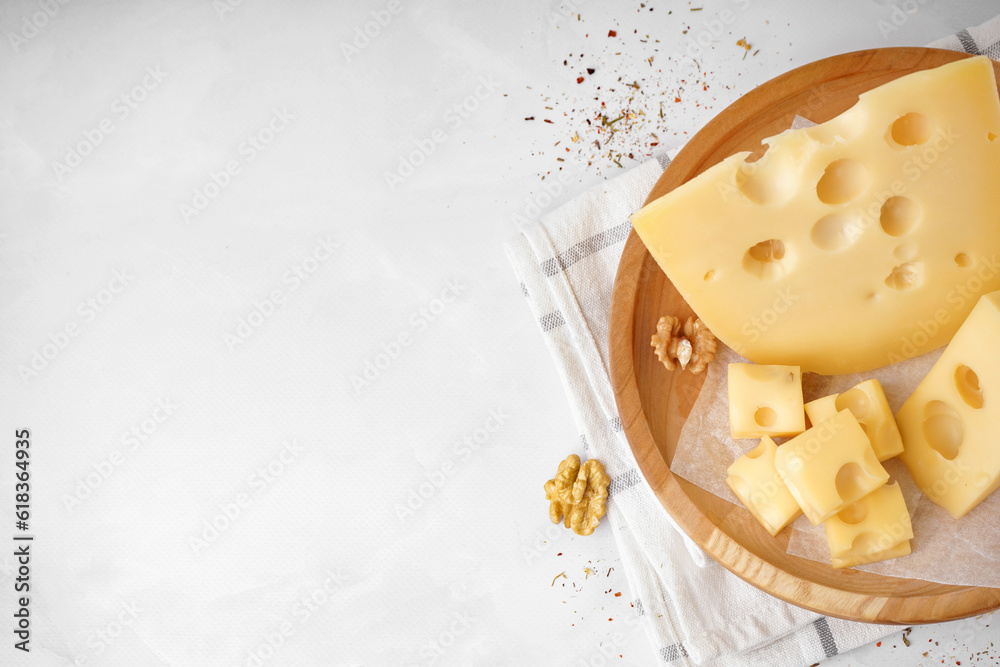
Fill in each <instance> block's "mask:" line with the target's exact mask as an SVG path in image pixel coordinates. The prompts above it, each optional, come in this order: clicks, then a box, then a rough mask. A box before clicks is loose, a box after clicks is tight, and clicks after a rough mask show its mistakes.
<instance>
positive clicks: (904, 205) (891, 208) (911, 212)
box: [879, 197, 920, 236]
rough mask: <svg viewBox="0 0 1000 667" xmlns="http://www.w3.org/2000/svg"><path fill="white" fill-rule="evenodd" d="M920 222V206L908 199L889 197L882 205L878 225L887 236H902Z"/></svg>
mask: <svg viewBox="0 0 1000 667" xmlns="http://www.w3.org/2000/svg"><path fill="white" fill-rule="evenodd" d="M919 220H920V204H918V203H917V202H915V201H913V200H912V199H910V198H909V197H889V198H888V199H886V200H885V203H884V204H882V212H881V214H880V216H879V223H880V224H881V225H882V229H883V231H885V233H886V234H888V235H889V236H902V235H903V234H906V233H907V232H909V231H910V230H911V229H913V227H914V226H915V225H916V224H917V222H918V221H919Z"/></svg>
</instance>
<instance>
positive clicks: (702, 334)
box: [649, 315, 717, 374]
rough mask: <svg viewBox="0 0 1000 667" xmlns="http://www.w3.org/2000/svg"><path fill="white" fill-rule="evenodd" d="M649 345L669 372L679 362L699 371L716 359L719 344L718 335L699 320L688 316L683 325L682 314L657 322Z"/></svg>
mask: <svg viewBox="0 0 1000 667" xmlns="http://www.w3.org/2000/svg"><path fill="white" fill-rule="evenodd" d="M649 344H650V345H652V346H653V347H654V348H655V349H656V357H657V358H658V359H659V360H660V361H662V362H663V365H664V366H666V367H667V370H668V371H672V370H674V369H675V368H677V366H676V365H675V364H680V366H681V370H684V369H686V368H688V364H690V366H691V368H690V370H691V372H692V373H695V374H697V373H700V372H702V371H703V370H705V367H706V366H708V364H709V362H710V361H712V359H714V358H715V348H716V344H717V343H716V340H715V335H714V334H713V333H712V332H711V331H709V330H708V327H706V326H705V323H704V322H702V321H701V320H700V319H696V318H694V317H689V318H687V321H685V322H684V323H683V324H681V320H680V318H679V317H672V316H670V315H664V316H663V317H661V318H660V321H659V322H657V323H656V333H655V334H653V337H652V339H651V340H650V342H649Z"/></svg>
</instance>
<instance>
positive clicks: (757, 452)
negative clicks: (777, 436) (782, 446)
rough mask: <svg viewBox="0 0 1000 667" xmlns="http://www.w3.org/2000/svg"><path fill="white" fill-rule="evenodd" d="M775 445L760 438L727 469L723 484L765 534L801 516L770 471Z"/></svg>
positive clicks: (776, 476) (783, 486)
mask: <svg viewBox="0 0 1000 667" xmlns="http://www.w3.org/2000/svg"><path fill="white" fill-rule="evenodd" d="M776 450H777V446H776V445H775V444H774V441H773V440H771V439H770V438H769V437H767V436H764V437H763V438H762V439H761V441H760V444H759V445H757V446H756V447H754V448H753V449H752V450H751V451H749V452H747V453H746V454H744V455H743V456H741V457H740V458H738V459H736V461H734V462H733V464H732V465H731V466H729V470H728V471H727V472H728V473H729V477H727V478H726V484H728V485H729V488H730V489H732V490H733V493H735V494H736V497H737V498H739V499H740V502H742V503H743V504H744V505H745V506H746V508H747V509H748V510H750V513H751V514H753V515H754V518H756V519H757V521H759V522H760V524H761V525H762V526H764V528H766V529H767V532H769V533H771V535H777V534H778V531H780V530H781V529H782V528H784V527H785V526H787V525H788V524H789V523H791V522H792V519H794V518H795V517H797V516H798V515H799V514H801V513H802V510H801V509H799V505H798V503H796V502H795V498H793V497H792V494H790V493H789V492H788V489H786V488H785V485H784V484H783V483H782V481H781V478H780V477H778V471H777V470H775V469H774V453H775V451H776Z"/></svg>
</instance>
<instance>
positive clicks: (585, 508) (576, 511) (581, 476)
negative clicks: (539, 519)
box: [545, 454, 611, 535]
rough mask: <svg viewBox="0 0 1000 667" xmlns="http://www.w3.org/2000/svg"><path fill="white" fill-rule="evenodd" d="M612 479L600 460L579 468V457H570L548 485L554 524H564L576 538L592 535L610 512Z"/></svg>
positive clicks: (560, 466)
mask: <svg viewBox="0 0 1000 667" xmlns="http://www.w3.org/2000/svg"><path fill="white" fill-rule="evenodd" d="M610 483H611V478H610V477H608V474H607V473H606V472H605V471H604V466H603V465H602V464H601V462H600V461H598V460H597V459H590V460H588V461H587V462H586V463H584V464H583V465H580V457H579V456H577V455H576V454H570V455H569V456H567V457H566V459H565V460H564V461H563V462H562V463H560V464H559V469H558V470H557V471H556V476H555V478H554V479H550V480H549V481H547V482H546V483H545V498H546V500H548V501H549V518H550V519H552V523H559V522H560V521H563V520H564V524H563V525H565V526H566V527H567V528H572V529H573V532H574V533H576V534H577V535H590V534H591V533H593V532H594V529H595V528H597V525H598V524H599V523H600V522H601V517H603V516H604V513H605V512H606V511H607V500H608V484H610Z"/></svg>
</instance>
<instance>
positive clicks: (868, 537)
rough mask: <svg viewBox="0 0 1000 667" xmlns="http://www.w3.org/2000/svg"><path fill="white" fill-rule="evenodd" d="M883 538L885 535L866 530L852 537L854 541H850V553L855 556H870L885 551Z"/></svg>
mask: <svg viewBox="0 0 1000 667" xmlns="http://www.w3.org/2000/svg"><path fill="white" fill-rule="evenodd" d="M885 539H886V538H885V535H880V534H879V533H875V532H872V531H870V530H866V531H865V532H863V533H860V534H859V535H856V536H855V537H854V541H853V542H852V543H851V555H853V556H855V557H857V556H871V555H872V554H877V553H879V552H880V551H885V549H886V546H885V544H884V542H885Z"/></svg>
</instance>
